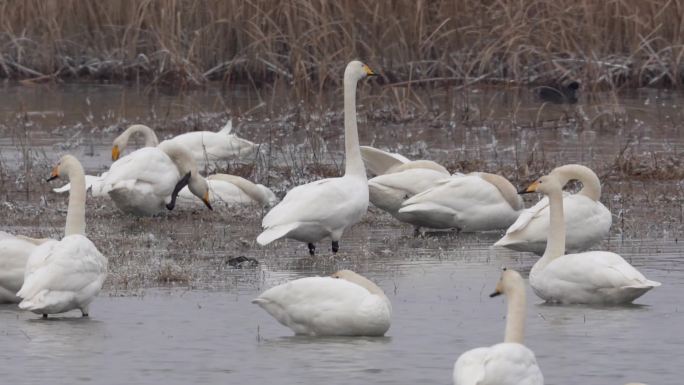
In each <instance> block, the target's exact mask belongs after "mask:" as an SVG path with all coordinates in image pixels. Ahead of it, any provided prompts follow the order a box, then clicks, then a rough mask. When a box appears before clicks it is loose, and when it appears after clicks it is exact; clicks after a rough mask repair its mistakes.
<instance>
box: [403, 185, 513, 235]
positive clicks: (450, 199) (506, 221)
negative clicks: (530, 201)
mask: <svg viewBox="0 0 684 385" xmlns="http://www.w3.org/2000/svg"><path fill="white" fill-rule="evenodd" d="M522 208H523V202H522V199H521V198H520V197H519V196H518V195H517V194H516V190H515V187H513V185H512V184H511V183H510V182H509V181H508V180H507V179H506V178H504V177H502V176H499V175H494V174H489V173H485V172H473V173H470V174H467V175H463V174H459V175H454V176H451V177H449V178H446V179H442V180H440V181H438V182H437V183H436V184H435V186H433V187H432V188H430V189H428V190H426V191H423V192H422V193H420V194H417V195H414V196H413V197H411V198H409V199H407V200H406V201H405V202H404V203H403V204H402V206H401V208H400V209H399V215H400V216H401V220H402V221H404V222H408V223H411V224H413V225H415V226H418V227H429V228H434V229H448V228H456V229H458V230H459V231H463V232H474V231H487V230H496V229H502V228H506V227H508V226H510V225H511V224H512V223H513V222H515V220H516V219H517V218H518V215H520V211H521V210H522Z"/></svg>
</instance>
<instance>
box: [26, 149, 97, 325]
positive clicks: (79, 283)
mask: <svg viewBox="0 0 684 385" xmlns="http://www.w3.org/2000/svg"><path fill="white" fill-rule="evenodd" d="M64 175H66V176H67V177H68V178H69V181H70V183H71V186H72V189H71V191H70V192H69V207H68V209H67V217H66V226H65V231H64V238H62V240H61V241H56V240H49V241H46V242H43V243H42V244H40V245H39V246H37V247H36V248H35V249H34V250H33V252H32V253H31V255H30V256H29V258H28V262H27V263H26V272H25V275H24V284H23V286H22V287H21V290H19V292H18V293H17V296H18V297H20V298H21V299H22V301H21V303H19V307H20V308H21V309H25V310H30V311H32V312H34V313H37V314H43V317H47V315H48V314H56V313H64V312H67V311H69V310H72V309H79V310H81V313H82V314H83V316H84V317H85V316H88V305H89V304H90V302H91V301H92V300H93V299H94V298H95V296H96V295H97V294H98V293H99V292H100V289H101V288H102V283H103V282H104V280H105V278H106V277H107V258H105V257H104V256H103V255H102V254H101V253H100V252H99V251H98V250H97V248H96V247H95V245H94V244H93V243H92V242H91V241H90V240H89V239H88V238H87V237H86V236H85V199H86V189H85V178H84V174H83V167H81V164H80V163H79V162H78V160H77V159H76V158H74V157H73V156H71V155H65V156H64V157H62V159H61V160H60V161H59V163H58V164H57V166H55V168H54V169H53V170H52V174H51V176H50V179H48V180H52V179H55V178H58V177H60V176H64Z"/></svg>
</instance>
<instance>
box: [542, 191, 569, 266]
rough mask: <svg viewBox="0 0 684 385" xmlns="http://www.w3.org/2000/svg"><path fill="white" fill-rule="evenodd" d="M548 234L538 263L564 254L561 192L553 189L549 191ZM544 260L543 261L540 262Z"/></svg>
mask: <svg viewBox="0 0 684 385" xmlns="http://www.w3.org/2000/svg"><path fill="white" fill-rule="evenodd" d="M547 195H548V197H549V213H550V218H549V236H548V238H547V240H546V250H545V251H544V255H543V256H542V258H541V259H540V260H539V261H538V263H543V264H545V263H548V262H550V261H551V260H553V259H555V258H558V257H560V256H561V255H563V254H565V220H564V218H563V192H562V191H561V190H554V191H551V192H549V193H548V194H547ZM542 261H544V262H545V263H544V262H542Z"/></svg>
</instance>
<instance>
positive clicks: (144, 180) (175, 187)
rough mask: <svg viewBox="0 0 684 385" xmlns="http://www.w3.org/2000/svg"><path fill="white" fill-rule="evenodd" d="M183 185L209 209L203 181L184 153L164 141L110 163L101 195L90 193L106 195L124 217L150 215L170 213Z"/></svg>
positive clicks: (194, 164)
mask: <svg viewBox="0 0 684 385" xmlns="http://www.w3.org/2000/svg"><path fill="white" fill-rule="evenodd" d="M185 185H188V187H189V188H190V191H191V192H192V193H193V194H195V196H197V197H198V198H200V199H201V200H202V202H204V204H205V205H206V206H207V207H208V208H209V209H210V210H211V209H212V208H211V204H210V203H209V186H208V185H207V181H206V180H205V179H204V178H202V176H201V175H200V174H199V172H198V171H197V165H196V163H195V161H194V160H193V158H192V157H191V156H190V154H189V152H188V150H187V149H186V148H185V147H183V146H181V145H179V144H176V143H174V142H168V141H167V142H163V143H161V144H159V145H158V146H157V147H145V148H141V149H139V150H136V151H134V152H132V153H130V154H128V155H126V156H124V157H122V158H121V159H119V160H117V161H116V162H114V163H112V166H111V167H110V168H109V171H108V172H107V175H106V176H105V178H104V180H103V182H102V189H101V191H100V192H99V193H98V194H96V192H95V191H93V195H99V194H109V197H110V198H112V200H113V201H114V203H115V204H116V206H117V207H118V208H119V209H120V210H121V211H123V212H126V213H131V214H135V215H154V214H157V213H159V212H160V211H163V210H164V207H166V208H167V209H169V210H172V209H173V208H174V206H175V203H176V197H177V195H178V192H179V191H180V190H181V189H182V188H183V187H184V186H185Z"/></svg>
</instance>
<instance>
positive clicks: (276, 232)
mask: <svg viewBox="0 0 684 385" xmlns="http://www.w3.org/2000/svg"><path fill="white" fill-rule="evenodd" d="M298 226H299V222H294V223H288V224H284V225H277V226H273V227H269V228H268V229H266V230H264V231H263V232H262V233H261V234H259V236H258V237H257V243H259V244H260V245H261V246H265V245H268V244H269V243H271V242H273V241H275V240H276V239H280V238H282V237H284V236H286V235H287V234H288V233H290V231H292V230H294V229H296V228H297V227H298Z"/></svg>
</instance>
